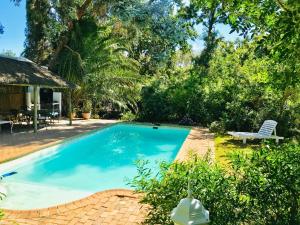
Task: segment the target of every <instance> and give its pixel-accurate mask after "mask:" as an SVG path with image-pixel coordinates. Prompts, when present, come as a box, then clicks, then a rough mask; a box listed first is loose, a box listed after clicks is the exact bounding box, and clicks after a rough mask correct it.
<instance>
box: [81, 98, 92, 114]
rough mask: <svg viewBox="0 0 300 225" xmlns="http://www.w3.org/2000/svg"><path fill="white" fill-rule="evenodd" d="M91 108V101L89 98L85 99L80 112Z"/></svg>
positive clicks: (85, 111)
mask: <svg viewBox="0 0 300 225" xmlns="http://www.w3.org/2000/svg"><path fill="white" fill-rule="evenodd" d="M91 110H92V101H91V100H85V101H84V102H83V106H82V112H83V113H90V112H91Z"/></svg>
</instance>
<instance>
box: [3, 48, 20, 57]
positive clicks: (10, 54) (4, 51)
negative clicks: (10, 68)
mask: <svg viewBox="0 0 300 225" xmlns="http://www.w3.org/2000/svg"><path fill="white" fill-rule="evenodd" d="M0 55H5V56H10V57H16V56H17V54H16V53H14V52H13V51H12V50H3V51H2V52H1V53H0Z"/></svg>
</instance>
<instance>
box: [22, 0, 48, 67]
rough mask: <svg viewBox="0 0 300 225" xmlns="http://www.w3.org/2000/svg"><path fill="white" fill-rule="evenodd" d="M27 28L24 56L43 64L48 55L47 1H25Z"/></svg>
mask: <svg viewBox="0 0 300 225" xmlns="http://www.w3.org/2000/svg"><path fill="white" fill-rule="evenodd" d="M26 9H27V15H26V16H27V28H26V41H25V51H24V53H23V54H24V56H25V57H26V58H28V59H30V60H32V61H34V62H36V63H39V64H44V63H45V62H46V61H47V59H48V57H49V55H50V53H51V43H50V41H49V40H48V37H49V36H48V34H47V33H48V32H49V28H50V26H49V25H50V19H51V18H50V16H51V15H50V11H51V5H50V2H49V0H40V1H36V0H27V2H26Z"/></svg>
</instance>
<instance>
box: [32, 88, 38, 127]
mask: <svg viewBox="0 0 300 225" xmlns="http://www.w3.org/2000/svg"><path fill="white" fill-rule="evenodd" d="M33 97H34V102H33V127H34V133H37V117H38V105H37V102H38V87H37V86H36V85H35V86H34V87H33Z"/></svg>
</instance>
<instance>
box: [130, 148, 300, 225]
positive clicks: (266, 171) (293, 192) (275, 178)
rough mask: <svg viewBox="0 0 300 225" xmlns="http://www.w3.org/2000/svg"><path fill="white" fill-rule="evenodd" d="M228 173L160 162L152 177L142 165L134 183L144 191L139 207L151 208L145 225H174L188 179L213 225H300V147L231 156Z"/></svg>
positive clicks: (193, 162) (203, 164)
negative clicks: (175, 213)
mask: <svg viewBox="0 0 300 225" xmlns="http://www.w3.org/2000/svg"><path fill="white" fill-rule="evenodd" d="M190 171H191V172H190ZM229 171H230V174H228V172H226V171H225V170H224V169H222V168H221V167H220V166H218V165H217V164H210V163H209V162H207V161H206V160H202V159H199V158H197V157H192V158H191V159H190V160H189V161H187V162H183V163H180V162H174V163H172V164H166V163H162V164H161V166H160V172H159V173H158V174H157V176H155V177H153V176H152V175H151V169H149V168H147V164H146V163H144V162H142V163H141V162H140V163H139V164H138V176H136V177H135V178H134V180H133V181H132V182H131V184H132V186H133V187H134V188H135V189H136V190H137V191H138V192H144V197H143V199H142V200H141V202H142V203H146V204H149V205H150V206H151V209H150V211H149V214H148V218H147V219H146V221H145V224H150V225H152V224H153V225H154V224H162V225H173V223H172V221H171V220H170V212H171V210H172V209H173V208H174V207H176V205H177V204H178V202H179V200H180V199H181V198H184V197H186V195H187V183H188V177H190V178H191V181H192V188H193V196H194V197H195V198H197V199H200V200H201V201H202V203H203V205H204V207H205V208H207V209H208V210H209V211H210V218H211V223H210V224H212V225H228V224H232V225H244V224H265V225H271V224H272V225H292V224H300V212H299V202H300V199H299V194H300V183H299V182H300V177H299V176H300V174H299V171H300V147H299V145H292V144H286V145H282V146H280V147H268V146H265V147H263V148H262V149H260V150H259V151H256V152H254V153H253V154H251V155H241V154H233V155H232V167H231V168H230V170H229Z"/></svg>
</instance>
